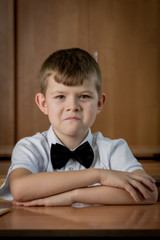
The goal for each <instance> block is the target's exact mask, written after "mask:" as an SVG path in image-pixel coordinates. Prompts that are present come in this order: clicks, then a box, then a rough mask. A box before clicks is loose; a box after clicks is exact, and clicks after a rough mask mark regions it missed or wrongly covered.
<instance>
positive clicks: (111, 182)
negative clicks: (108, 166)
mask: <svg viewBox="0 0 160 240" xmlns="http://www.w3.org/2000/svg"><path fill="white" fill-rule="evenodd" d="M100 183H101V184H102V185H104V186H111V187H117V188H122V189H125V190H126V191H127V192H128V193H129V194H130V195H131V196H132V198H133V199H134V200H135V202H139V201H140V199H139V197H138V195H137V193H136V190H135V189H137V190H138V191H139V192H140V193H141V194H142V195H143V197H144V198H145V199H147V198H148V197H149V195H148V190H150V191H155V190H156V186H155V180H154V178H152V177H151V176H149V175H148V174H146V173H145V172H144V171H142V170H136V171H134V172H131V173H129V172H122V171H115V170H102V171H101V177H100Z"/></svg>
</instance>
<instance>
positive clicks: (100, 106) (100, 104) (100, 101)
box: [98, 93, 106, 113]
mask: <svg viewBox="0 0 160 240" xmlns="http://www.w3.org/2000/svg"><path fill="white" fill-rule="evenodd" d="M105 102H106V94H105V93H102V94H101V96H100V97H99V99H98V113H100V112H101V111H102V109H103V106H104V104H105Z"/></svg>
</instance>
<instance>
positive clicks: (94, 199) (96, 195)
mask: <svg viewBox="0 0 160 240" xmlns="http://www.w3.org/2000/svg"><path fill="white" fill-rule="evenodd" d="M137 195H138V197H139V200H140V201H139V202H136V201H135V200H134V199H133V198H132V197H131V195H130V194H129V193H128V192H127V191H126V190H124V189H120V188H115V187H108V186H96V187H88V188H81V189H76V190H74V191H73V202H75V203H76V202H80V203H88V204H108V205H110V204H111V205H117V204H120V205H123V204H153V203H155V196H154V192H151V191H150V190H148V198H147V199H145V198H144V197H143V196H142V194H140V193H139V192H138V191H137Z"/></svg>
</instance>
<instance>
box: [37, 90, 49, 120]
mask: <svg viewBox="0 0 160 240" xmlns="http://www.w3.org/2000/svg"><path fill="white" fill-rule="evenodd" d="M35 102H36V104H37V106H38V107H39V108H40V110H41V111H42V112H43V113H44V114H45V115H48V109H47V104H46V99H45V97H44V95H43V94H42V93H37V94H36V97H35Z"/></svg>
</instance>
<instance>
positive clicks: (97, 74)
mask: <svg viewBox="0 0 160 240" xmlns="http://www.w3.org/2000/svg"><path fill="white" fill-rule="evenodd" d="M53 73H55V75H54V79H55V81H56V82H58V83H63V84H64V85H66V86H76V85H82V84H83V81H84V80H85V79H91V78H94V79H95V80H96V88H97V92H98V95H100V94H101V81H102V79H101V71H100V68H99V66H98V64H97V62H96V61H95V59H94V58H93V57H92V56H91V55H90V54H89V53H88V52H86V51H84V50H82V49H79V48H70V49H62V50H58V51H56V52H54V53H53V54H51V55H50V56H49V57H48V58H47V59H46V60H45V61H44V63H43V64H42V67H41V69H40V74H39V79H40V88H41V89H40V90H41V93H43V94H44V95H45V93H46V88H47V80H48V77H50V76H51V75H52V74H53Z"/></svg>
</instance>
